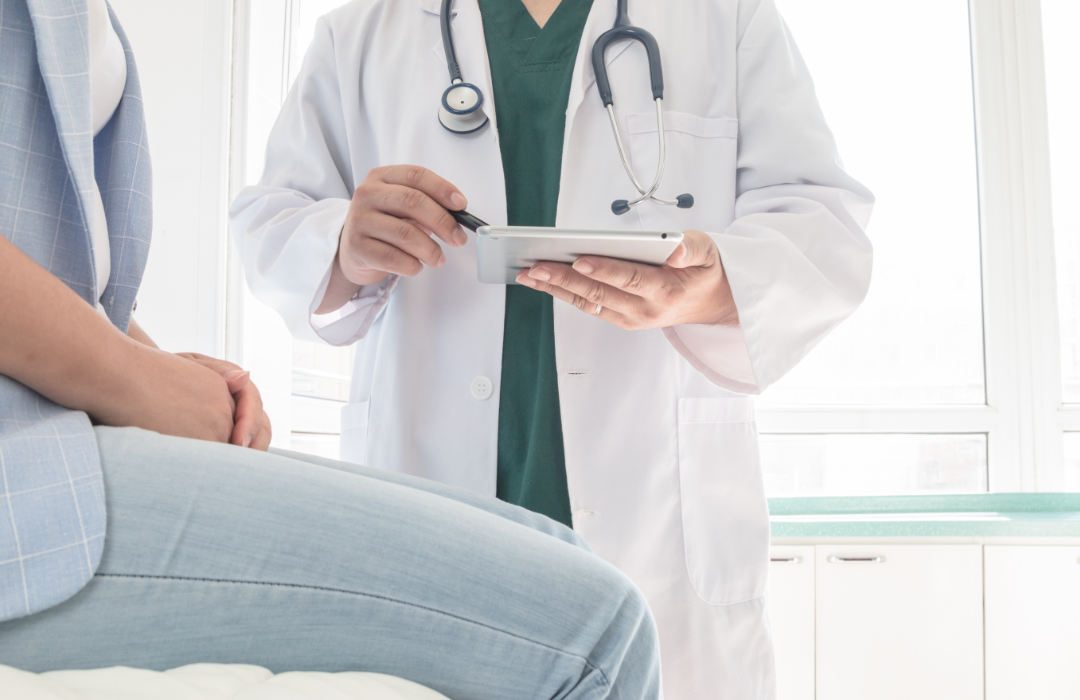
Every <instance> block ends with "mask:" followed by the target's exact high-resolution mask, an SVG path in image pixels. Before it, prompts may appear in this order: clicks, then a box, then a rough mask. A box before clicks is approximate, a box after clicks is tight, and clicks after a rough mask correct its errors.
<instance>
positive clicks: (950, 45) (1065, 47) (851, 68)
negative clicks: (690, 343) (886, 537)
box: [759, 0, 1080, 495]
mask: <svg viewBox="0 0 1080 700" xmlns="http://www.w3.org/2000/svg"><path fill="white" fill-rule="evenodd" d="M777 2H778V5H779V6H780V9H781V12H782V13H783V14H784V16H785V19H786V21H787V22H788V25H789V27H790V28H791V30H792V32H793V34H794V36H795V39H796V42H797V43H798V45H799V47H800V49H801V50H802V52H803V54H804V57H805V59H806V62H807V64H808V66H809V68H810V72H811V74H812V75H813V76H814V79H815V84H816V86H817V90H818V96H819V98H820V101H821V104H822V107H823V109H824V110H825V114H826V117H828V119H829V123H830V125H831V126H832V127H833V130H834V132H835V135H836V138H837V142H838V145H839V147H840V152H841V156H842V157H843V158H844V160H845V163H846V165H847V167H848V170H849V171H850V172H851V173H852V174H853V175H854V176H855V177H857V178H859V179H860V180H862V181H863V182H864V183H866V184H867V185H868V186H869V187H870V188H871V189H872V190H873V191H874V193H875V194H876V195H877V198H878V204H877V206H876V208H875V212H874V216H873V218H872V220H871V224H870V228H869V231H868V233H869V235H870V237H871V239H872V240H873V242H874V246H875V270H874V280H873V283H872V285H871V290H870V294H869V295H868V297H867V300H866V303H865V304H864V305H863V306H862V307H861V308H860V309H859V310H858V311H857V312H856V313H855V315H853V316H852V318H851V319H849V320H848V321H846V322H845V323H844V324H843V325H842V326H841V327H840V328H839V329H838V330H837V331H836V332H835V333H834V334H832V335H831V336H830V337H829V338H827V339H826V340H825V341H824V342H823V343H822V344H821V346H820V347H818V348H816V349H815V350H813V351H812V352H811V354H810V355H809V357H807V359H806V360H805V361H804V362H803V363H802V364H801V365H800V366H799V367H798V368H796V369H795V370H794V371H793V372H792V373H791V374H790V375H789V376H788V377H785V378H784V379H783V380H782V381H780V382H779V383H778V384H777V385H776V386H775V387H773V388H772V389H770V390H769V391H768V392H767V393H766V395H765V396H763V397H762V398H761V400H760V401H759V425H760V429H761V432H762V457H763V464H764V468H765V478H766V486H767V489H768V491H769V493H770V495H795V494H801V495H819V494H847V493H863V494H873V493H920V492H921V493H926V492H938V493H940V492H954V493H955V492H978V491H987V490H990V491H1012V490H1036V489H1038V490H1058V489H1077V488H1080V483H1078V482H1080V478H1078V476H1077V472H1078V471H1080V467H1078V466H1077V462H1078V460H1077V456H1076V455H1077V450H1078V449H1080V448H1078V447H1077V444H1078V443H1077V440H1076V439H1075V437H1073V435H1074V434H1072V433H1064V432H1063V430H1066V429H1070V428H1071V429H1072V430H1077V429H1080V422H1078V421H1077V420H1076V418H1075V417H1074V416H1075V415H1076V414H1073V413H1072V412H1071V411H1070V410H1069V408H1068V407H1067V406H1063V405H1062V400H1061V399H1062V395H1063V393H1064V397H1065V400H1066V401H1078V400H1080V350H1078V348H1080V331H1078V329H1077V325H1078V324H1080V320H1078V315H1080V257H1078V253H1080V251H1078V247H1080V246H1078V245H1077V233H1078V225H1077V221H1078V219H1076V218H1075V216H1076V215H1075V214H1074V213H1073V212H1068V213H1062V212H1058V211H1057V210H1055V213H1054V227H1055V228H1056V229H1057V246H1058V249H1059V257H1058V258H1057V261H1058V268H1059V276H1060V292H1059V294H1055V291H1056V290H1055V289H1054V282H1053V280H1052V272H1049V273H1048V268H1049V270H1050V271H1052V269H1053V266H1054V257H1053V256H1054V233H1053V228H1052V227H1051V226H1050V225H1049V211H1050V209H1049V198H1048V197H1046V198H1045V201H1044V199H1043V195H1045V193H1047V192H1048V183H1049V182H1050V174H1049V172H1048V168H1047V165H1046V162H1045V161H1046V150H1045V137H1046V121H1045V115H1046V110H1047V109H1048V110H1049V114H1050V118H1049V124H1050V140H1051V146H1052V157H1051V158H1050V161H1051V162H1055V160H1057V161H1062V162H1063V163H1064V162H1075V160H1076V158H1077V156H1078V154H1077V151H1076V144H1077V140H1076V135H1075V127H1074V126H1073V125H1075V124H1076V123H1077V119H1078V117H1080V113H1078V111H1077V98H1076V95H1077V93H1076V90H1077V87H1076V86H1077V83H1076V80H1075V67H1076V66H1077V65H1080V53H1078V52H1077V48H1076V46H1075V40H1072V41H1070V39H1071V36H1070V34H1071V32H1072V31H1074V30H1075V27H1076V26H1078V25H1077V22H1078V20H1080V17H1078V15H1077V12H1078V9H1080V7H1078V6H1077V4H1076V3H1075V2H1073V1H1072V0H1042V7H1043V9H1044V13H1045V16H1044V20H1045V21H1044V23H1042V24H1040V21H1039V6H1038V5H1039V3H1037V2H1034V3H1014V2H1013V0H971V2H970V3H969V2H967V0H938V1H931V0H914V1H913V2H908V3H904V4H902V5H896V4H895V3H865V2H857V1H856V0H812V1H810V2H807V1H806V0H777ZM1051 25H1052V27H1051ZM1043 27H1045V28H1046V29H1045V31H1046V85H1047V89H1048V91H1049V95H1050V97H1049V101H1047V100H1046V99H1045V98H1044V96H1043V94H1042V92H1041V86H1042V85H1043V74H1042V61H1041V56H1040V54H1041V52H1042V49H1043V45H1042V39H1041V36H1040V29H1042V28H1043ZM1057 36H1060V39H1056V38H1055V37H1057ZM853 57H857V60H853ZM1070 73H1072V75H1070ZM1067 91H1071V97H1070V96H1066V95H1065V94H1064V93H1065V92H1067ZM1055 93H1061V94H1059V95H1058V96H1056V97H1055ZM1056 124H1060V125H1061V126H1055V125H1056ZM1066 125H1068V126H1066ZM1059 132H1061V133H1062V134H1063V135H1060V136H1059ZM1069 139H1072V141H1071V143H1070V142H1069V141H1068V140H1069ZM1069 148H1072V149H1073V150H1072V151H1071V156H1070V155H1069V154H1068V153H1067V151H1068V149H1069ZM1058 169H1061V170H1064V166H1060V168H1058V166H1055V170H1054V172H1053V177H1054V192H1055V195H1056V196H1055V201H1057V200H1058V199H1060V198H1061V197H1062V196H1064V195H1059V194H1057V193H1058V192H1059V191H1068V192H1075V191H1076V189H1077V185H1078V184H1080V182H1078V181H1077V179H1076V176H1075V174H1074V173H1072V172H1069V173H1064V172H1063V173H1062V175H1061V176H1060V177H1059V174H1058ZM1068 178H1072V179H1071V180H1069V179H1068ZM1059 180H1060V181H1059ZM1068 216H1072V217H1073V218H1072V219H1071V220H1066V217H1068ZM1070 295H1071V296H1070ZM1059 299H1060V302H1059ZM1058 303H1060V306H1061V344H1060V360H1061V362H1060V367H1061V372H1058V371H1057V369H1056V368H1057V367H1058V366H1059V362H1058V359H1059V350H1058V325H1057V324H1056V323H1055V321H1056V320H1057V319H1056V316H1057V312H1056V306H1057V304H1058ZM1070 392H1071V393H1070ZM1076 434H1080V433H1076Z"/></svg>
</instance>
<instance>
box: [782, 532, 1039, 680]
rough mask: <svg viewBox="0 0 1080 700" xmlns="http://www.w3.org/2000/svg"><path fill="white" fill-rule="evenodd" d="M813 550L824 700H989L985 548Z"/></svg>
mask: <svg viewBox="0 0 1080 700" xmlns="http://www.w3.org/2000/svg"><path fill="white" fill-rule="evenodd" d="M815 549H816V558H817V560H816V579H817V580H816V583H817V586H816V589H817V590H816V599H817V624H816V628H817V644H816V650H817V694H816V697H817V700H912V699H913V698H918V700H983V644H982V634H983V624H982V623H983V607H982V603H983V599H982V547H981V546H979V545H878V544H872V543H867V544H865V545H818V546H817V547H816V548H815ZM774 571H775V569H774ZM1028 697H1034V696H1030V695H1029V696H1028ZM781 700H784V699H783V698H782V697H781Z"/></svg>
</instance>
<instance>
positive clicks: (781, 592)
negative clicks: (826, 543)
mask: <svg viewBox="0 0 1080 700" xmlns="http://www.w3.org/2000/svg"><path fill="white" fill-rule="evenodd" d="M771 558H772V564H771V565H770V570H769V618H770V620H771V622H772V632H773V641H774V643H775V645H776V697H777V698H778V700H814V547H813V546H805V547H773V548H772V550H771Z"/></svg>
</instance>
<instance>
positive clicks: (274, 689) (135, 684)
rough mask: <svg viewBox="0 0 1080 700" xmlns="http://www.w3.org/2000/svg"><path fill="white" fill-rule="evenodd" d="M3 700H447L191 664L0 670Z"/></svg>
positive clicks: (391, 681) (313, 676)
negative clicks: (161, 669)
mask: <svg viewBox="0 0 1080 700" xmlns="http://www.w3.org/2000/svg"><path fill="white" fill-rule="evenodd" d="M0 698H3V700H447V698H446V696H445V695H442V694H440V693H436V692H435V691H434V690H431V689H429V688H425V687H424V686H422V685H417V684H416V683H413V682H412V681H407V680H404V679H402V678H396V677H394V676H385V675H382V674H379V673H300V672H293V673H281V674H278V675H274V674H272V673H270V671H268V670H266V669H265V668H261V667H259V666H244V665H239V664H229V665H226V664H192V665H190V666H181V667H180V668H174V669H172V670H171V671H164V672H158V671H146V670H142V669H135V668H124V667H116V668H102V669H95V670H91V671H51V672H49V673H41V674H36V673H27V672H26V671H19V670H17V669H14V668H11V667H10V666H3V665H0Z"/></svg>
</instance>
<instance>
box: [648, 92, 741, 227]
mask: <svg viewBox="0 0 1080 700" xmlns="http://www.w3.org/2000/svg"><path fill="white" fill-rule="evenodd" d="M626 121H627V126H628V127H629V129H628V130H629V132H630V159H631V162H632V164H633V166H634V172H635V173H636V174H637V178H638V181H639V182H641V184H642V186H644V187H648V186H649V185H651V184H652V181H653V178H654V177H655V175H656V163H657V158H658V155H659V152H660V148H659V146H660V144H659V138H658V134H657V130H656V112H655V111H653V112H647V113H642V114H631V115H629V116H628V117H627V119H626ZM738 136H739V122H738V120H737V119H733V118H731V117H720V118H707V117H699V116H696V115H693V114H686V113H684V112H667V111H665V112H664V141H665V146H666V151H667V155H666V157H665V159H664V179H663V181H662V182H661V184H660V189H659V190H657V196H659V197H661V198H663V199H674V198H675V197H677V196H678V195H680V194H683V193H688V194H691V195H693V196H694V206H693V207H691V208H689V209H679V208H677V207H674V206H664V205H661V204H657V203H655V202H643V203H642V204H641V205H639V206H637V207H635V211H636V212H638V216H640V217H641V224H642V226H643V227H644V228H646V229H672V228H674V229H677V230H679V231H685V230H687V229H701V230H703V231H722V230H723V229H725V228H727V226H728V224H730V223H731V220H732V218H733V217H734V215H735V165H736V158H737V156H738ZM633 192H634V190H633V188H631V189H630V192H628V193H627V195H628V196H629V195H630V194H633Z"/></svg>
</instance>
